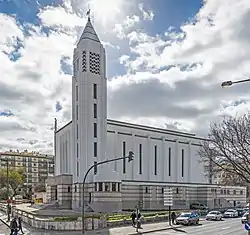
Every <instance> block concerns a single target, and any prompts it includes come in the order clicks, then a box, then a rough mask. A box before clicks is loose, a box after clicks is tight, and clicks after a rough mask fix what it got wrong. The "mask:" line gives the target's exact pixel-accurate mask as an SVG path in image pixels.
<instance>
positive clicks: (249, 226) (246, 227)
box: [245, 222, 250, 231]
mask: <svg viewBox="0 0 250 235" xmlns="http://www.w3.org/2000/svg"><path fill="white" fill-rule="evenodd" d="M245 229H246V230H247V231H250V222H247V223H245Z"/></svg>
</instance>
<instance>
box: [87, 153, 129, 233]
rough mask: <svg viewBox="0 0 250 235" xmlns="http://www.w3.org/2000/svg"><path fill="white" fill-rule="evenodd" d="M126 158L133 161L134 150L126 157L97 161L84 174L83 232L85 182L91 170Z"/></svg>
mask: <svg viewBox="0 0 250 235" xmlns="http://www.w3.org/2000/svg"><path fill="white" fill-rule="evenodd" d="M124 159H128V162H131V161H133V159H134V153H133V152H132V151H129V154H128V156H125V157H119V158H113V159H109V160H106V161H102V162H97V163H95V164H94V165H92V166H91V167H90V168H89V169H88V170H87V172H86V174H85V175H84V178H83V182H82V233H83V234H85V223H84V222H85V211H84V192H85V190H84V189H85V183H86V179H87V176H88V174H89V172H90V171H91V170H92V169H93V168H94V167H97V166H99V165H103V164H106V163H109V162H116V161H120V160H124Z"/></svg>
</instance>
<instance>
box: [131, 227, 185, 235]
mask: <svg viewBox="0 0 250 235" xmlns="http://www.w3.org/2000/svg"><path fill="white" fill-rule="evenodd" d="M180 227H182V226H181V225H179V226H174V227H173V226H171V227H166V228H160V229H154V230H147V231H145V232H143V231H139V232H135V233H130V234H128V235H138V234H146V233H153V232H161V231H165V230H170V229H175V228H180Z"/></svg>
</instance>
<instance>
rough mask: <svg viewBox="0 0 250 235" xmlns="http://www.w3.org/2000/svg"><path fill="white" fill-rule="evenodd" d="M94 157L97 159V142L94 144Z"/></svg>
mask: <svg viewBox="0 0 250 235" xmlns="http://www.w3.org/2000/svg"><path fill="white" fill-rule="evenodd" d="M94 157H97V142H94Z"/></svg>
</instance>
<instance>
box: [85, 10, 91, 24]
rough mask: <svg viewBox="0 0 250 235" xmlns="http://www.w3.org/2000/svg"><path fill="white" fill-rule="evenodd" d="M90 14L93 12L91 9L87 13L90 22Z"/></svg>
mask: <svg viewBox="0 0 250 235" xmlns="http://www.w3.org/2000/svg"><path fill="white" fill-rule="evenodd" d="M90 12H91V10H90V8H89V9H88V11H87V13H86V15H87V16H88V21H90Z"/></svg>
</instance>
